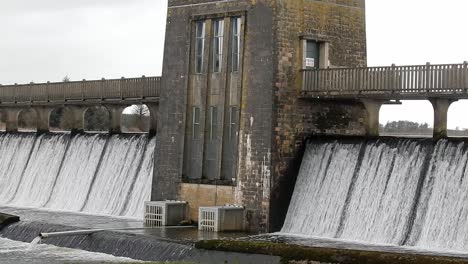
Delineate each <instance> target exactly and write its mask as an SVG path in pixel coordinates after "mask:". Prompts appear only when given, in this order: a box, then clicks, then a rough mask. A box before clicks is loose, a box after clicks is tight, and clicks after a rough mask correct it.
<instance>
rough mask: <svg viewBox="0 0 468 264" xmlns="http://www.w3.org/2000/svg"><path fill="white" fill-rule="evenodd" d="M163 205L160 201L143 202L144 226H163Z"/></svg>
mask: <svg viewBox="0 0 468 264" xmlns="http://www.w3.org/2000/svg"><path fill="white" fill-rule="evenodd" d="M164 207H165V206H164V205H163V204H160V203H151V202H146V203H145V226H149V227H155V226H164V225H165V223H164V222H165V221H164V220H165V217H164Z"/></svg>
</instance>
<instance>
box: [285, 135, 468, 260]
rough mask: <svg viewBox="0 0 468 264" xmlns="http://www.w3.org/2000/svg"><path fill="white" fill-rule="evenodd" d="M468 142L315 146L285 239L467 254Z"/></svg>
mask: <svg viewBox="0 0 468 264" xmlns="http://www.w3.org/2000/svg"><path fill="white" fill-rule="evenodd" d="M467 163H468V143H466V142H461V141H447V140H441V141H438V142H437V143H433V142H432V141H431V140H417V139H379V140H346V139H344V140H328V141H320V142H311V143H309V144H308V147H307V150H306V152H305V154H304V159H303V162H302V166H301V170H300V173H299V175H298V179H297V183H296V188H295V190H294V194H293V197H292V200H291V204H290V207H289V211H288V215H287V218H286V221H285V224H284V226H283V229H282V232H283V233H289V234H300V235H308V236H313V237H323V238H334V239H340V240H347V241H360V242H366V243H374V244H387V245H403V246H416V247H419V248H427V249H441V250H457V251H468V224H467V223H468V178H466V177H467V175H468V167H467Z"/></svg>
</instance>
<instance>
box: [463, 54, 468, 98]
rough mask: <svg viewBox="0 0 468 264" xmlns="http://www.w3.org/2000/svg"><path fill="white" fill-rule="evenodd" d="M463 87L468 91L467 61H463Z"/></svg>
mask: <svg viewBox="0 0 468 264" xmlns="http://www.w3.org/2000/svg"><path fill="white" fill-rule="evenodd" d="M463 86H464V87H463V88H464V91H465V93H468V61H464V62H463Z"/></svg>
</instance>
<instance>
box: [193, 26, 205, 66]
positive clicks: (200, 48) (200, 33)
mask: <svg viewBox="0 0 468 264" xmlns="http://www.w3.org/2000/svg"><path fill="white" fill-rule="evenodd" d="M204 53H205V21H197V22H196V28H195V73H202V72H203V64H204V63H203V57H204Z"/></svg>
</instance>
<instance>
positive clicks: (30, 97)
mask: <svg viewBox="0 0 468 264" xmlns="http://www.w3.org/2000/svg"><path fill="white" fill-rule="evenodd" d="M29 85H30V87H29V103H30V104H31V103H32V92H33V85H34V83H33V82H31V83H30V84H29Z"/></svg>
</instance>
